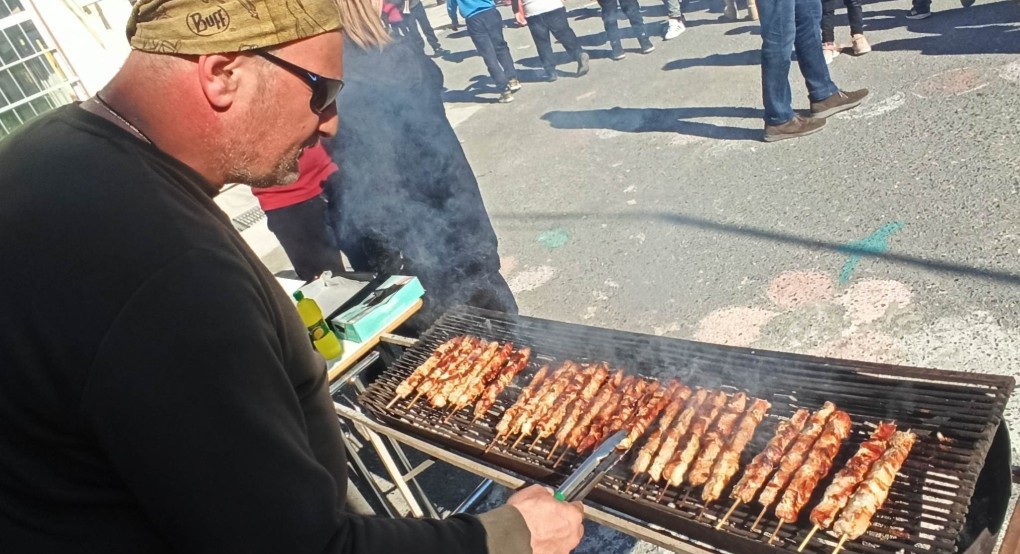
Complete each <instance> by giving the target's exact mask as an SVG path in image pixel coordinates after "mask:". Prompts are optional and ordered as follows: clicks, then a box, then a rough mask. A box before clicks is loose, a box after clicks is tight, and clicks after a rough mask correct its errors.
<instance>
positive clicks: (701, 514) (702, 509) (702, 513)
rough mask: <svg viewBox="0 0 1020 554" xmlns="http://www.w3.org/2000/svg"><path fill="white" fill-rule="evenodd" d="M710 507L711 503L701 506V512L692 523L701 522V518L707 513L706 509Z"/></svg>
mask: <svg viewBox="0 0 1020 554" xmlns="http://www.w3.org/2000/svg"><path fill="white" fill-rule="evenodd" d="M711 505H712V503H711V502H709V503H708V504H705V505H704V506H702V507H701V511H699V512H698V516H697V517H695V518H694V521H701V517H702V516H704V515H705V512H706V511H708V507H709V506H711Z"/></svg>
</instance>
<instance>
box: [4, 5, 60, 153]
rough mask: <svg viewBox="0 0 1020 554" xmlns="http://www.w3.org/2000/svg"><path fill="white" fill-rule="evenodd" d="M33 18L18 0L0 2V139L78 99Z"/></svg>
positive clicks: (55, 54) (58, 57) (58, 56)
mask: <svg viewBox="0 0 1020 554" xmlns="http://www.w3.org/2000/svg"><path fill="white" fill-rule="evenodd" d="M29 7H31V6H29ZM34 17H35V13H34V12H33V11H31V10H29V11H26V10H25V8H24V6H23V5H22V3H21V0H0V139H2V138H3V137H5V136H7V135H9V134H11V133H12V132H14V130H15V129H17V128H18V127H20V126H21V125H23V124H25V123H26V122H28V121H29V120H31V119H33V118H35V117H38V116H39V115H42V114H44V113H46V112H48V111H49V110H52V109H53V108H56V107H58V106H62V105H64V104H68V103H70V102H73V101H75V100H77V99H78V95H77V94H75V91H74V89H73V88H72V86H73V85H74V84H75V82H76V81H77V79H74V78H73V76H72V78H68V76H67V74H66V73H65V72H64V70H63V69H62V67H61V64H60V61H59V60H60V53H59V52H58V51H57V50H56V49H55V48H53V47H52V46H51V45H50V43H49V41H47V39H46V36H44V35H43V34H42V33H41V32H40V27H39V26H37V24H36V22H37V21H38V20H37V19H35V18H34Z"/></svg>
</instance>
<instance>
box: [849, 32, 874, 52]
mask: <svg viewBox="0 0 1020 554" xmlns="http://www.w3.org/2000/svg"><path fill="white" fill-rule="evenodd" d="M851 39H853V43H854V55H855V56H863V55H865V54H867V53H868V52H871V45H870V44H868V39H866V38H864V35H854V36H853V37H851Z"/></svg>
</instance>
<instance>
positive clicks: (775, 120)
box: [758, 0, 839, 125]
mask: <svg viewBox="0 0 1020 554" xmlns="http://www.w3.org/2000/svg"><path fill="white" fill-rule="evenodd" d="M758 12H759V15H760V16H761V39H762V44H761V89H762V100H763V103H764V104H765V123H766V124H767V125H782V124H783V123H786V122H788V121H790V120H791V119H793V116H794V113H793V99H792V98H791V92H790V54H791V52H792V51H793V49H794V48H796V50H797V64H798V65H800V72H801V73H802V74H803V75H804V81H805V83H806V84H807V89H808V98H809V99H810V100H811V101H812V102H820V101H822V100H825V99H826V98H828V97H830V96H832V95H833V94H836V93H837V92H839V88H838V87H836V84H835V83H833V82H832V78H830V77H829V68H828V66H826V65H825V55H824V54H823V53H822V33H821V21H822V2H821V0H766V1H764V2H761V3H759V4H758Z"/></svg>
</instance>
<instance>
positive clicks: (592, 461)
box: [554, 431, 627, 502]
mask: <svg viewBox="0 0 1020 554" xmlns="http://www.w3.org/2000/svg"><path fill="white" fill-rule="evenodd" d="M625 438H627V431H617V432H616V433H614V434H613V435H611V436H610V437H609V438H608V439H606V440H605V441H603V443H602V444H601V445H599V447H598V448H597V449H596V450H595V452H593V453H592V455H591V456H588V459H587V460H585V461H584V463H582V464H581V465H580V466H578V468H577V469H576V470H574V473H572V474H570V477H567V480H566V481H563V484H562V485H560V487H559V488H558V489H556V492H555V493H554V496H555V497H556V499H557V500H562V501H564V502H574V501H576V500H583V499H584V497H586V496H588V493H589V492H591V490H592V489H593V488H595V485H597V484H598V482H599V481H600V480H601V479H602V478H603V477H605V475H606V474H607V473H609V471H610V470H612V469H613V466H615V465H616V464H617V463H618V462H619V461H620V460H621V459H622V458H623V455H624V454H626V453H627V450H622V449H620V448H618V447H619V446H620V443H622V442H623V439H625Z"/></svg>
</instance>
